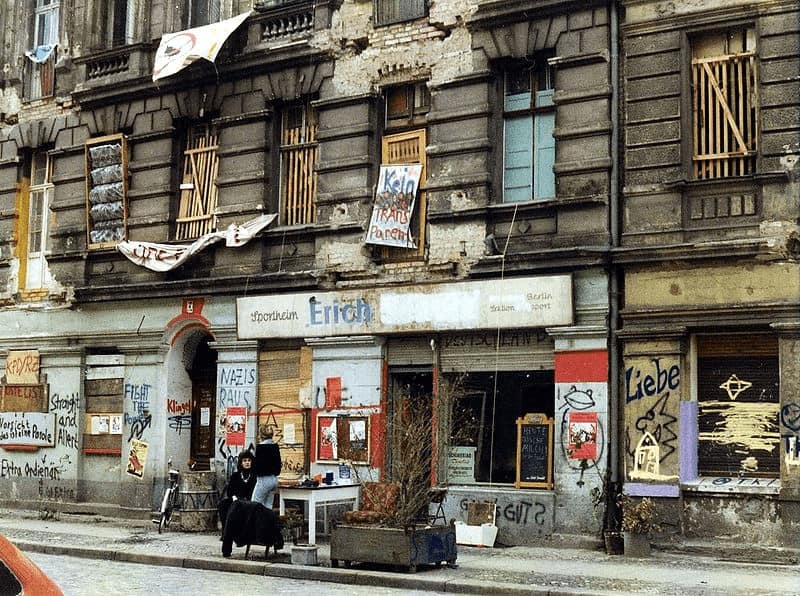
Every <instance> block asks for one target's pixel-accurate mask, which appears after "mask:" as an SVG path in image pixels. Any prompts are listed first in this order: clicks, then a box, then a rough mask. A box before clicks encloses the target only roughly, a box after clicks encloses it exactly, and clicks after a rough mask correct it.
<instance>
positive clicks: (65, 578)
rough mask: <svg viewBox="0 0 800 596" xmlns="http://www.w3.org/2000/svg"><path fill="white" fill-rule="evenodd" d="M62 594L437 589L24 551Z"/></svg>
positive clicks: (358, 593) (416, 594)
mask: <svg viewBox="0 0 800 596" xmlns="http://www.w3.org/2000/svg"><path fill="white" fill-rule="evenodd" d="M26 554H27V555H28V556H29V557H30V558H31V559H32V560H33V561H34V562H35V563H36V564H37V565H39V567H41V568H42V570H43V571H44V572H45V573H47V574H48V575H49V576H50V577H51V578H53V579H54V580H55V581H56V582H57V583H58V585H59V586H61V589H62V590H63V591H64V593H65V594H66V595H67V596H116V595H120V596H122V595H124V596H160V595H164V596H166V595H169V596H173V595H175V596H177V595H184V594H185V595H191V596H207V595H208V596H212V595H213V596H217V595H220V596H221V595H226V596H227V595H231V596H249V595H255V594H268V595H269V596H274V595H286V596H288V595H298V596H299V595H303V596H306V595H309V594H313V595H314V596H330V595H333V594H337V595H338V594H347V595H351V594H352V595H353V596H368V595H369V596H400V595H403V596H423V595H424V596H430V595H431V594H442V592H423V591H409V590H402V589H395V588H381V587H375V586H351V585H342V584H334V583H325V582H315V581H303V580H292V579H282V578H279V577H264V576H261V575H247V574H243V573H225V572H222V571H205V570H201V569H183V568H177V567H161V566H152V565H142V564H138V563H119V562H115V561H102V560H96V559H80V558H76V557H68V556H61V555H45V554H41V553H31V552H29V553H26Z"/></svg>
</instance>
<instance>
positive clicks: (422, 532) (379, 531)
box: [331, 523, 458, 573]
mask: <svg viewBox="0 0 800 596" xmlns="http://www.w3.org/2000/svg"><path fill="white" fill-rule="evenodd" d="M457 556H458V547H457V546H456V530H455V526H454V525H453V524H452V523H451V524H450V525H447V526H425V527H409V528H386V527H381V526H370V525H355V524H340V525H338V526H336V527H335V528H334V529H333V532H332V533H331V566H332V567H338V565H339V561H342V562H343V563H344V565H345V567H349V566H350V563H352V562H355V561H358V562H361V563H379V564H384V565H397V566H403V567H407V568H408V569H409V571H411V572H412V573H413V572H415V571H416V570H417V566H418V565H437V566H438V565H441V564H442V562H446V563H448V564H453V563H455V561H456V557H457Z"/></svg>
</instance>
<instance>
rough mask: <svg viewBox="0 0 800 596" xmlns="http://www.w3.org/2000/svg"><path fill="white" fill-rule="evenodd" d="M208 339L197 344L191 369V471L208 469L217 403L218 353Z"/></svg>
mask: <svg viewBox="0 0 800 596" xmlns="http://www.w3.org/2000/svg"><path fill="white" fill-rule="evenodd" d="M209 339H210V338H209V336H205V337H203V339H202V340H201V341H200V342H199V343H198V344H197V349H196V351H195V354H194V357H193V358H192V361H191V365H190V368H189V369H188V370H187V371H186V372H187V373H188V374H189V378H190V379H191V382H192V432H191V437H192V438H191V450H190V454H189V457H190V459H191V461H192V462H194V470H197V471H204V470H209V469H211V460H212V459H213V457H214V431H215V421H216V417H217V414H216V403H217V353H216V351H215V350H213V349H211V347H210V346H209V345H208V340H209Z"/></svg>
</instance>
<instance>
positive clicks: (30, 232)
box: [17, 151, 53, 290]
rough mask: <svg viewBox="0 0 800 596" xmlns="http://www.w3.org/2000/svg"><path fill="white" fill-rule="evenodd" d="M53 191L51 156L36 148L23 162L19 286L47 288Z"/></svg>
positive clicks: (19, 206)
mask: <svg viewBox="0 0 800 596" xmlns="http://www.w3.org/2000/svg"><path fill="white" fill-rule="evenodd" d="M52 194H53V184H52V182H51V165H50V157H49V155H48V154H47V152H46V151H35V152H33V153H32V154H30V155H29V157H28V159H27V160H26V163H25V166H24V173H23V180H22V184H21V192H20V195H19V196H20V202H19V204H18V213H19V219H18V230H17V232H18V240H19V246H18V255H19V267H20V269H19V282H20V289H27V290H29V289H39V288H44V287H46V286H47V284H48V281H49V280H50V275H49V272H48V269H47V261H46V260H45V252H46V250H47V242H48V238H49V234H48V224H49V216H50V201H51V199H52Z"/></svg>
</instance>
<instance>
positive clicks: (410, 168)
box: [365, 164, 422, 248]
mask: <svg viewBox="0 0 800 596" xmlns="http://www.w3.org/2000/svg"><path fill="white" fill-rule="evenodd" d="M421 175H422V165H421V164H395V165H382V166H381V171H380V176H379V177H378V187H377V189H376V191H375V201H374V203H373V207H372V217H371V218H370V222H369V228H367V238H366V240H365V242H366V243H367V244H381V245H383V246H397V247H400V248H417V244H416V243H415V242H414V238H413V237H412V236H411V216H412V215H413V213H414V203H415V201H416V196H417V189H418V188H419V179H420V176H421Z"/></svg>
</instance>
